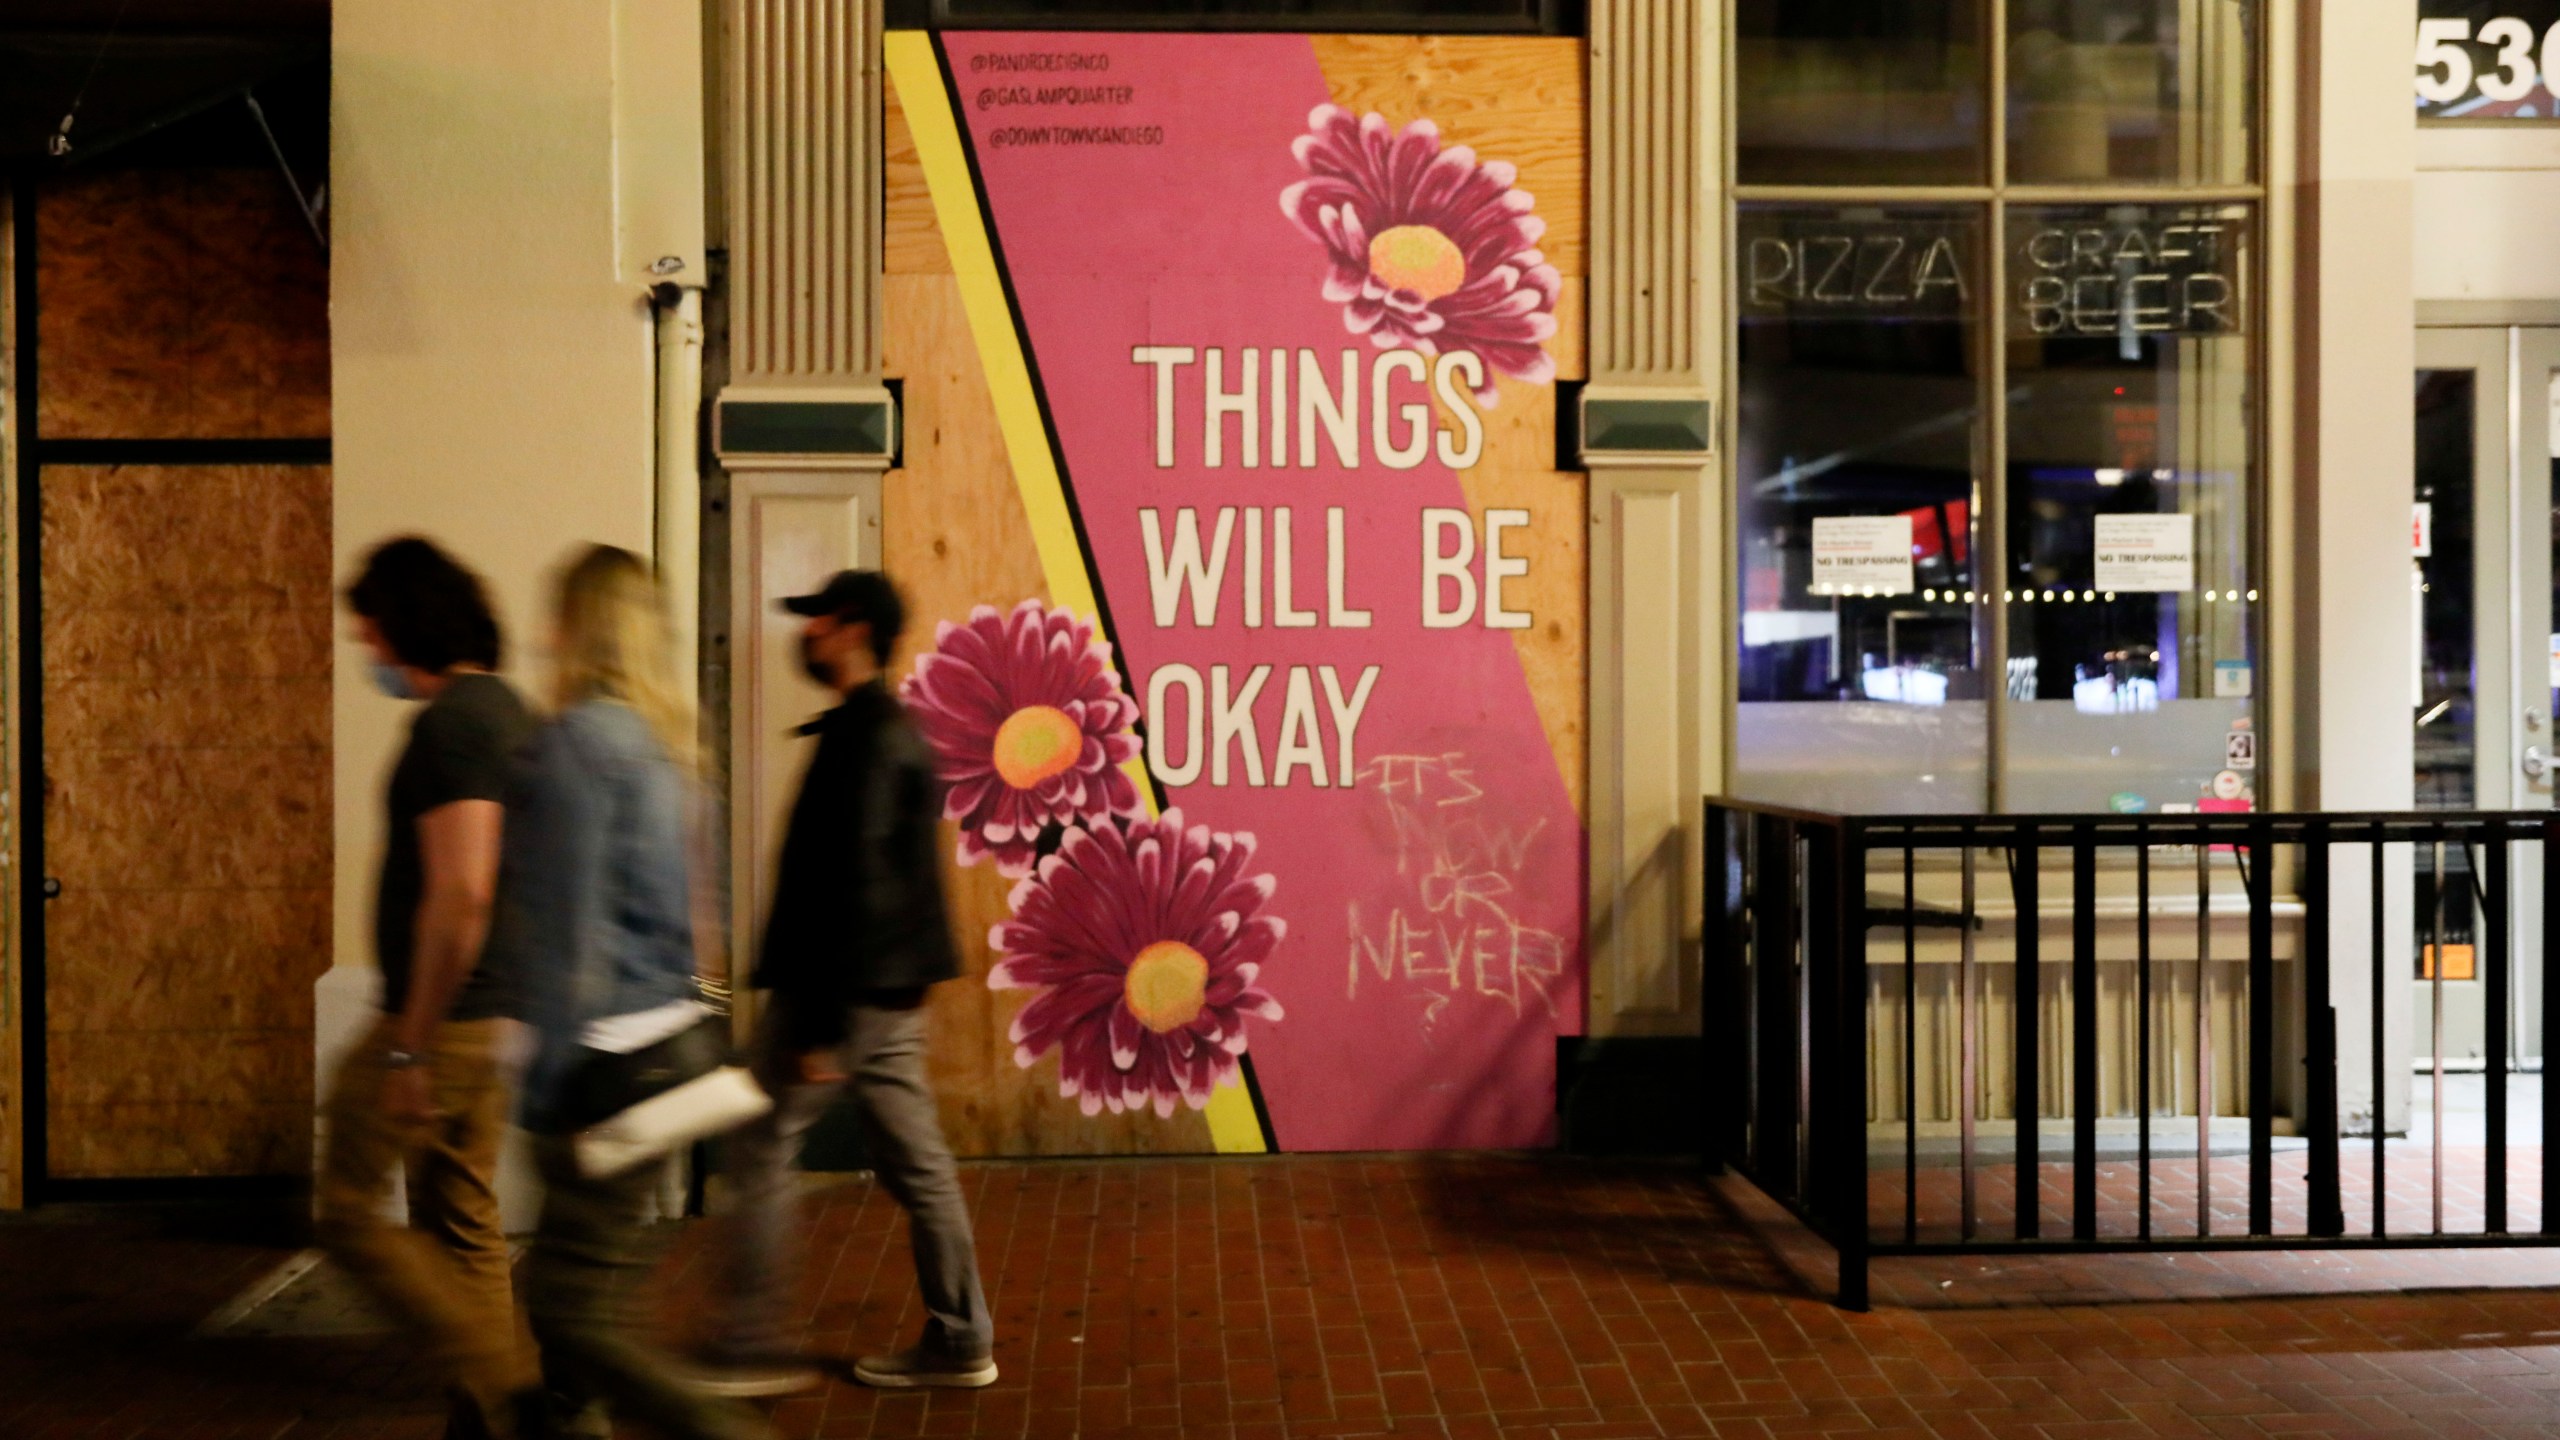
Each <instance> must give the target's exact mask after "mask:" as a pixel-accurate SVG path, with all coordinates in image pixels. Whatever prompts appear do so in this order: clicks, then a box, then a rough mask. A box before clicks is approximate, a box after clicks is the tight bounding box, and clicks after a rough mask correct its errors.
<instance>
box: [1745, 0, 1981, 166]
mask: <svg viewBox="0 0 2560 1440" xmlns="http://www.w3.org/2000/svg"><path fill="white" fill-rule="evenodd" d="M1733 27H1734V94H1735V101H1734V109H1735V123H1736V130H1737V147H1738V154H1739V167H1740V170H1739V173H1740V175H1741V178H1742V181H1743V183H1744V184H1760V185H1839V184H1856V183H1861V182H1876V183H1891V184H1897V185H1914V184H1931V183H1953V184H1962V183H1966V182H1972V183H1977V184H1978V183H1980V182H1981V181H1982V180H1983V179H1985V178H1986V173H1985V172H1986V171H1987V170H1988V168H1989V167H1988V165H1987V164H1986V163H1985V151H1986V149H1987V148H1988V145H1989V140H1988V139H1987V135H1988V127H1987V126H1986V125H1985V123H1984V105H1983V98H1982V88H1983V85H1984V76H1985V74H1986V71H1985V70H1984V67H1983V47H1982V32H1983V26H1982V19H1981V14H1980V10H1979V7H1978V5H1977V4H1975V3H1973V0H1952V3H1949V0H1740V3H1739V4H1737V5H1736V6H1735V7H1734V10H1733Z"/></svg>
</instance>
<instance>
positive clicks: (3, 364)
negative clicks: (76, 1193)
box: [0, 185, 27, 1210]
mask: <svg viewBox="0 0 2560 1440" xmlns="http://www.w3.org/2000/svg"><path fill="white" fill-rule="evenodd" d="M16 213H17V207H16V206H15V205H14V204H12V203H10V197H9V192H8V187H7V186H5V185H0V279H7V280H10V281H12V282H14V279H15V277H16V275H17V273H18V262H17V249H16V246H17V235H16V232H15V226H16V220H15V216H16ZM17 290H18V287H17V285H16V284H15V283H6V284H0V515H5V516H15V515H16V514H17V513H18V413H17V394H18V387H17V379H16V376H15V374H14V371H13V369H12V367H13V366H14V364H15V363H16V358H17V356H16V351H15V347H14V337H15V336H16V335H17V333H18V315H17V308H16V307H17ZM18 550H19V547H18V545H17V544H16V543H15V537H14V536H11V537H8V538H7V542H6V543H0V637H5V639H0V794H5V796H6V800H5V802H0V860H5V862H6V864H5V865H0V1210H14V1209H16V1208H18V1207H19V1206H21V1205H23V1204H25V1203H26V1178H27V1171H26V1166H25V1164H24V1161H23V1155H24V1151H25V1148H26V1124H25V1120H26V1105H25V1099H26V1086H25V1081H24V1077H23V1076H22V1075H21V1073H20V1067H21V1061H20V1058H19V1057H20V1053H21V1052H20V1048H19V1047H20V1043H21V1042H20V1039H19V1031H20V1030H21V1028H22V1027H23V1016H24V1012H23V1011H22V1010H21V1009H20V1008H19V1007H20V1006H21V1005H22V1004H23V1003H24V992H23V990H22V988H21V983H20V973H21V969H22V966H23V963H24V960H25V954H24V952H23V950H22V949H21V948H20V945H19V938H18V937H19V933H20V929H21V927H20V925H19V923H18V918H19V913H20V912H19V909H18V906H19V896H20V893H21V892H20V886H19V878H20V876H21V875H22V874H23V873H24V868H25V867H24V866H23V865H22V864H21V863H20V856H21V854H22V853H23V852H22V851H21V850H20V848H19V844H18V838H19V837H18V808H19V807H18V797H19V795H20V794H21V793H22V792H21V790H20V788H19V785H18V733H19V732H18V726H19V723H20V721H19V714H20V706H19V688H18V676H19V674H20V673H21V667H20V666H19V664H18V651H17V645H18V640H19V636H20V633H21V632H20V629H19V620H18Z"/></svg>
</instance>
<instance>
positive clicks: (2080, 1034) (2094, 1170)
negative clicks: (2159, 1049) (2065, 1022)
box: [2071, 825, 2098, 1240]
mask: <svg viewBox="0 0 2560 1440" xmlns="http://www.w3.org/2000/svg"><path fill="white" fill-rule="evenodd" d="M2071 1233H2072V1236H2073V1238H2075V1239H2080V1240H2095V1239H2097V1238H2098V844H2097V836H2096V834H2095V833H2094V832H2092V831H2091V830H2090V828H2089V827H2088V826H2086V825H2075V826H2073V827H2072V828H2071Z"/></svg>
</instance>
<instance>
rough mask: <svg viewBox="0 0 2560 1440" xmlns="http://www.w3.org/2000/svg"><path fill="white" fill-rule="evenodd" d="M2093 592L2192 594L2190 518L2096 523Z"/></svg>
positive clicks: (2117, 518)
mask: <svg viewBox="0 0 2560 1440" xmlns="http://www.w3.org/2000/svg"><path fill="white" fill-rule="evenodd" d="M2097 519H2098V523H2097V536H2096V539H2097V562H2098V563H2097V575H2096V577H2095V578H2096V583H2097V587H2098V588H2099V589H2101V590H2124V591H2133V592H2143V591H2149V592H2153V593H2182V592H2185V591H2189V590H2193V589H2194V588H2196V517H2194V516H2193V515H2101V516H2099V517H2097Z"/></svg>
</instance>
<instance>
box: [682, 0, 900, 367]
mask: <svg viewBox="0 0 2560 1440" xmlns="http://www.w3.org/2000/svg"><path fill="white" fill-rule="evenodd" d="M730 3H731V6H732V8H731V11H730V15H729V20H730V25H729V41H730V48H729V55H728V57H727V59H728V107H727V109H728V113H727V134H726V135H725V136H724V137H723V140H724V144H723V147H722V148H723V150H724V152H725V156H726V159H725V169H726V171H727V175H726V177H725V178H726V184H725V186H724V187H723V188H724V191H725V195H726V198H727V203H728V241H729V317H730V321H729V325H730V328H729V377H730V378H729V389H730V390H732V391H749V390H765V389H772V388H795V389H799V390H803V391H820V390H828V389H840V390H843V391H846V392H848V393H847V394H845V395H844V396H843V397H842V398H846V399H857V400H858V399H864V398H876V397H877V393H878V387H879V376H880V334H881V314H880V290H881V286H880V281H879V277H880V214H881V210H880V206H881V191H880V184H881V181H880V175H881V158H880V146H879V134H880V88H881V87H880V9H879V5H878V3H877V0H730Z"/></svg>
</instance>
